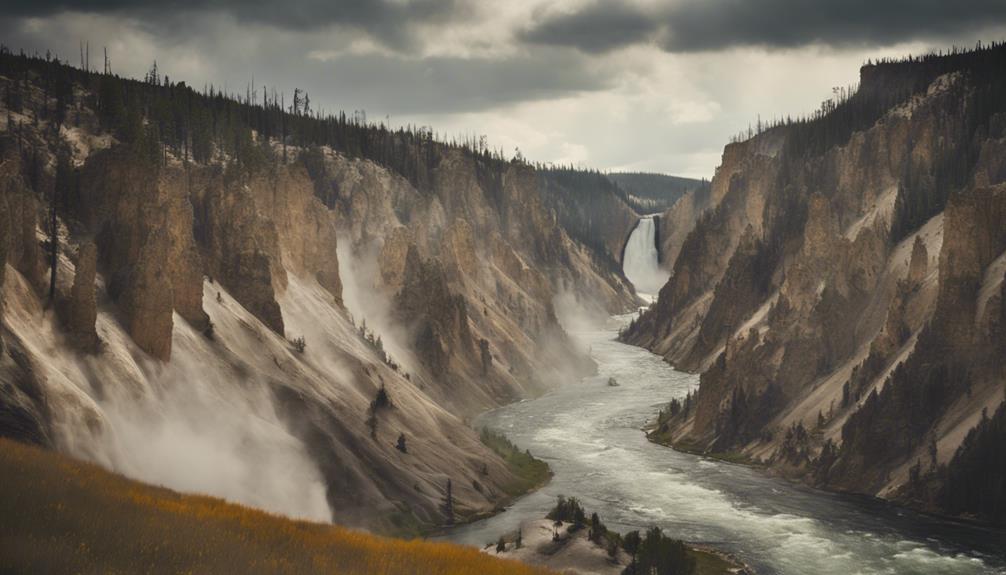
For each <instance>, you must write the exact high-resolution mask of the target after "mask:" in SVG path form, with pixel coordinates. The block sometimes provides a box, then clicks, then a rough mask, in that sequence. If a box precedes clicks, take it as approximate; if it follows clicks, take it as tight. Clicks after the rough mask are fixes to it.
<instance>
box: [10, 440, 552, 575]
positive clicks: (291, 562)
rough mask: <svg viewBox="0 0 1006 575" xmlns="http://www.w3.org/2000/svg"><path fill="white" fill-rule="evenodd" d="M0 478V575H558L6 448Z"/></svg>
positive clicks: (52, 455)
mask: <svg viewBox="0 0 1006 575" xmlns="http://www.w3.org/2000/svg"><path fill="white" fill-rule="evenodd" d="M0 470H2V471H0V481H2V482H3V485H4V489H2V490H0V517H3V518H4V520H3V521H0V573H28V572H34V573H113V572H114V573H139V572H145V573H183V572H184V573H193V572H198V573H224V572H228V573H263V572H265V573H344V574H353V573H359V574H363V573H367V574H372V573H386V574H391V573H432V574H446V573H456V574H464V573H471V574H475V573H479V574H499V575H503V574H504V573H507V574H511V573H516V574H522V575H535V574H547V573H552V572H551V571H548V570H545V569H541V568H538V567H530V566H527V565H522V564H520V563H517V562H515V561H507V560H502V559H496V558H495V557H491V556H489V555H486V554H484V553H480V552H479V551H478V550H477V549H473V548H468V547H462V546H459V545H453V544H449V543H429V542H426V541H419V540H414V541H404V540H400V539H388V538H384V537H378V536H374V535H369V534H367V533H363V532H360V531H352V530H349V529H345V528H342V527H336V526H333V525H325V524H321V523H308V522H304V521H294V520H291V519H286V518H284V517H280V516H276V515H270V514H268V513H265V512H263V511H258V510H255V509H250V508H247V507H242V506H240V505H234V504H231V503H227V502H225V501H221V500H219V499H214V498H212V497H201V496H192V495H180V494H178V493H175V492H174V491H170V490H168V489H163V488H160V487H153V486H150V485H145V484H143V483H138V482H136V481H132V480H129V479H126V478H125V477H122V476H121V475H116V474H114V473H109V472H107V471H105V470H104V469H101V468H100V467H98V466H96V465H92V464H89V463H83V462H78V461H75V460H73V459H70V458H69V457H66V456H64V455H60V454H58V453H55V452H52V451H45V450H42V449H38V448H35V447H29V446H27V445H23V444H20V443H16V442H13V441H10V440H8V439H0Z"/></svg>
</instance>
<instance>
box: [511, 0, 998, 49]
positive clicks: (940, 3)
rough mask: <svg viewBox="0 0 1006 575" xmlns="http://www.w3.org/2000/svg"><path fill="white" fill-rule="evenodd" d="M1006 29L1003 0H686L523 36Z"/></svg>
mask: <svg viewBox="0 0 1006 575" xmlns="http://www.w3.org/2000/svg"><path fill="white" fill-rule="evenodd" d="M1003 25H1006V2H1002V0H957V1H954V2H949V1H947V0H818V1H811V0H678V1H676V2H663V3H660V4H657V5H637V4H611V3H608V2H600V1H598V2H594V3H589V4H585V5H582V6H581V7H580V8H579V9H578V10H573V11H565V12H559V13H554V12H550V13H544V14H542V15H540V16H539V17H538V18H537V19H536V20H535V21H534V22H533V23H532V24H531V25H530V26H529V27H528V28H527V29H526V30H525V31H524V32H523V33H522V34H521V38H522V39H524V40H525V41H527V42H531V43H535V44H546V45H555V46H566V47H575V48H577V49H579V50H581V51H583V52H586V53H590V54H596V53H602V52H607V51H611V50H614V49H617V48H621V47H624V46H628V45H632V44H645V43H654V42H655V43H657V44H658V45H660V46H661V47H662V48H663V49H665V50H667V51H669V52H699V51H717V50H725V49H730V48H735V47H763V48H798V47H803V46H808V45H826V46H830V47H835V48H845V47H863V46H890V45H893V44H896V43H901V42H907V41H911V40H919V39H930V40H931V39H952V38H954V37H956V36H960V35H971V34H973V33H974V32H976V31H982V30H988V29H990V28H992V27H1000V26H1003Z"/></svg>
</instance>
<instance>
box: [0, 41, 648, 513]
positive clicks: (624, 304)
mask: <svg viewBox="0 0 1006 575" xmlns="http://www.w3.org/2000/svg"><path fill="white" fill-rule="evenodd" d="M0 64H2V68H0V84H2V86H0V89H2V91H3V93H4V94H5V98H4V102H3V110H2V113H0V122H3V126H4V130H3V134H2V137H0V190H3V197H2V198H0V240H2V241H0V256H2V257H0V262H3V264H4V265H3V266H0V267H2V268H3V270H4V276H3V280H4V281H3V284H2V286H3V302H4V308H3V346H4V347H3V350H2V351H3V354H2V355H0V383H2V385H3V387H4V393H3V394H2V395H0V435H4V436H9V437H14V438H17V439H20V440H23V441H28V442H32V443H37V444H40V445H46V446H50V447H54V448H57V449H60V450H63V451H67V452H69V453H72V454H75V455H78V456H81V457H84V458H87V459H90V460H93V461H97V462H100V463H102V464H104V465H106V466H108V467H110V468H112V469H115V470H117V471H121V472H124V473H126V474H128V475H131V476H133V477H139V478H141V479H145V480H148V481H152V482H159V483H164V484H167V485H169V486H173V487H176V488H179V489H185V490H192V491H198V492H203V493H211V494H215V495H218V496H223V497H227V498H229V499H233V500H237V501H241V502H244V503H247V504H251V505H255V506H259V507H264V508H267V509H270V510H273V511H277V512H282V513H287V514H292V515H297V516H303V517H310V518H313V519H319V520H328V519H334V520H336V521H338V522H341V523H347V524H353V525H362V526H367V527H371V528H376V529H382V530H387V531H396V532H415V531H416V530H419V529H423V528H427V527H429V526H432V525H438V524H443V523H449V522H452V521H455V520H459V519H466V518H471V517H474V516H477V515H479V514H483V513H488V512H490V511H491V510H492V509H494V508H495V507H496V506H498V505H500V504H501V503H502V502H503V501H505V500H506V499H507V498H508V497H509V496H510V494H511V493H512V492H513V489H512V486H513V485H515V484H517V483H519V481H518V478H517V477H515V476H514V475H513V473H512V471H511V470H510V469H509V468H508V467H507V465H506V464H505V462H504V461H503V460H502V459H501V458H500V457H498V456H497V455H496V454H494V453H493V452H492V451H491V450H490V449H489V448H488V447H486V446H485V445H483V444H482V443H481V442H480V440H479V438H478V435H477V433H476V432H475V431H473V430H472V429H470V428H469V427H468V426H467V425H466V422H465V420H466V418H467V417H468V416H470V415H472V414H474V413H477V412H478V411H480V410H483V409H486V408H488V407H491V406H495V405H499V404H501V403H503V402H507V401H512V400H514V399H517V398H520V397H525V396H528V395H532V394H535V393H540V392H542V391H544V390H545V389H547V388H549V387H550V386H552V385H556V384H557V383H559V382H560V381H562V380H563V378H567V377H571V376H576V375H579V374H582V373H585V372H588V371H590V370H591V369H593V365H592V363H591V362H590V360H589V359H588V358H587V357H586V356H585V355H584V354H583V353H582V351H580V350H577V349H575V348H574V346H573V345H572V344H571V342H570V341H569V340H568V338H567V337H566V335H565V333H564V331H563V330H562V328H561V326H560V325H559V322H558V319H557V318H556V314H555V312H554V309H553V300H554V299H555V298H557V297H559V296H564V297H566V296H567V295H568V296H572V297H571V298H575V299H580V300H582V301H584V302H593V304H594V305H597V306H600V307H602V308H605V309H611V310H621V309H626V308H628V307H629V306H631V305H632V303H633V301H634V297H633V295H632V292H631V287H629V286H628V285H627V284H626V283H625V281H624V279H623V278H622V277H621V276H620V274H619V273H616V272H613V271H611V270H610V269H606V268H605V267H604V266H601V265H599V264H598V263H597V261H599V257H598V256H597V254H596V253H595V252H594V251H593V250H592V249H591V248H590V247H587V246H584V245H583V244H581V243H579V242H576V241H574V240H572V239H570V237H569V235H568V234H567V232H566V231H565V229H563V228H562V226H561V225H560V224H559V223H558V222H557V218H556V217H555V215H554V213H552V212H550V211H549V210H547V209H546V208H545V206H544V204H543V200H542V197H541V190H540V188H539V182H538V178H537V175H536V173H535V172H534V170H533V169H531V168H530V167H529V166H527V165H525V164H524V163H523V162H519V161H512V162H511V161H506V160H504V159H502V158H499V157H496V156H492V155H491V154H488V153H484V152H479V151H475V150H473V149H469V148H465V147H460V146H452V145H447V144H440V143H437V142H434V141H432V139H430V138H429V136H428V134H426V133H415V132H407V131H399V132H390V131H388V130H387V129H385V128H383V127H377V126H367V125H362V124H359V123H355V122H353V121H347V120H346V119H345V117H344V116H343V117H339V118H333V117H330V118H316V117H313V116H308V115H305V114H304V113H303V111H299V110H290V111H284V110H281V109H280V108H279V105H278V103H277V102H267V103H266V104H265V105H262V106H255V105H251V104H250V103H248V102H239V101H237V100H235V99H231V98H228V97H225V96H223V95H220V94H202V95H201V94H198V93H196V92H194V91H192V90H190V89H188V88H187V87H185V85H184V84H170V83H168V82H166V81H165V82H163V83H162V82H161V81H160V80H159V79H157V78H153V79H150V80H148V81H147V82H135V81H130V80H124V79H120V78H117V77H113V76H109V75H99V74H93V73H85V72H82V71H80V70H75V69H72V68H70V67H68V66H64V65H62V64H59V63H58V62H55V61H49V60H42V59H38V58H28V57H25V56H23V55H22V56H14V55H12V54H10V53H2V54H0ZM417 158H418V159H417ZM54 245H55V247H56V248H57V249H56V250H53V249H52V248H53V246H54ZM54 253H55V258H54V259H53V254H54ZM53 270H55V273H54V274H52V273H50V272H52V271H53ZM50 278H54V279H55V282H54V284H53V286H52V289H51V295H50V288H49V285H48V284H49V280H50Z"/></svg>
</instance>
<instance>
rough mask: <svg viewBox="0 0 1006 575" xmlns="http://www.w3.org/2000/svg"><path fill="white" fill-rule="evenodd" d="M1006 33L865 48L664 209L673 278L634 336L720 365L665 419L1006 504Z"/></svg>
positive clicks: (915, 497)
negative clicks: (1005, 458) (1001, 37)
mask: <svg viewBox="0 0 1006 575" xmlns="http://www.w3.org/2000/svg"><path fill="white" fill-rule="evenodd" d="M1004 52H1006V51H1004V49H1003V48H1002V47H1001V46H992V47H986V48H980V49H977V50H975V51H971V52H961V53H951V54H947V55H931V56H926V57H922V58H914V59H913V58H909V59H906V60H904V61H891V62H887V61H885V62H878V63H875V64H867V65H866V66H864V67H863V68H862V70H861V78H860V84H859V86H858V89H856V90H850V91H849V92H848V94H847V95H845V96H844V97H839V98H837V99H833V100H829V101H828V102H825V104H824V105H823V106H822V109H821V110H820V111H819V112H818V113H816V114H814V115H813V116H812V117H810V118H807V119H804V120H799V121H789V122H782V123H781V124H779V125H774V126H771V127H768V128H767V129H764V130H762V131H761V132H760V133H757V134H754V135H752V137H750V138H747V139H741V140H739V141H737V142H734V143H731V144H729V145H728V146H727V147H726V149H725V150H724V153H723V158H722V163H721V165H720V167H719V168H718V169H717V172H716V175H715V177H714V178H713V180H712V182H711V187H710V188H709V190H708V192H705V191H701V192H700V193H691V194H689V195H686V196H685V197H684V198H682V199H681V200H680V201H679V202H677V203H676V204H675V205H674V206H673V207H672V208H671V209H669V210H667V211H666V212H664V213H663V214H661V216H660V220H659V221H660V228H661V229H660V237H661V238H662V245H661V257H662V262H663V264H664V265H665V266H666V267H667V268H668V270H670V273H671V276H670V280H669V281H668V282H667V284H666V285H664V286H663V288H662V289H661V290H660V294H659V299H658V301H657V302H656V303H655V304H654V306H653V307H652V308H650V309H649V310H648V311H646V312H645V313H644V314H643V315H642V316H641V317H640V318H638V319H637V320H636V321H634V322H633V323H632V325H631V326H629V328H627V330H626V331H625V332H624V333H623V334H622V339H623V341H625V342H628V343H632V344H636V345H641V346H644V347H646V348H648V349H650V350H652V351H654V352H656V353H658V354H659V355H661V356H663V357H664V358H665V359H666V360H667V361H668V362H670V363H672V364H673V365H674V366H676V367H677V368H678V369H683V370H686V371H690V372H696V373H701V385H700V387H699V388H698V390H697V391H696V392H695V393H694V394H690V395H689V396H688V397H686V398H683V400H682V401H675V402H673V403H672V404H671V405H670V406H668V408H667V409H666V410H665V412H663V413H662V414H661V417H660V420H659V422H658V427H657V428H656V429H655V430H654V432H653V433H652V438H653V439H655V440H657V441H660V442H664V443H668V444H670V445H674V446H677V447H678V448H680V449H686V450H689V451H696V452H700V453H710V454H721V455H722V456H726V457H730V458H732V459H735V460H742V461H747V462H752V463H757V464H762V465H767V466H768V467H769V468H770V469H772V470H773V471H775V472H778V473H780V474H782V475H785V476H788V477H792V478H799V479H802V480H804V481H806V482H808V483H810V484H812V485H815V486H819V487H826V488H829V489H836V490H842V491H853V492H858V493H864V494H869V495H876V496H880V497H884V498H889V499H894V500H898V501H901V502H905V503H910V504H912V505H916V506H919V507H921V508H924V509H927V510H933V511H940V512H944V513H951V514H956V515H962V516H968V517H972V518H981V519H983V520H986V521H997V522H1001V521H1003V520H1004V517H1006V516H1004V515H1003V507H1002V506H1001V504H999V503H996V501H999V500H1000V499H999V498H1000V497H1001V493H1003V491H1002V489H1003V487H1004V479H1006V475H1004V474H1003V469H1002V466H1001V461H1002V458H1001V457H997V456H995V455H993V453H994V451H995V450H998V452H999V453H1000V454H1001V453H1002V451H1001V450H1002V444H1001V443H997V442H999V441H1001V434H999V435H996V433H997V432H996V431H995V430H996V429H997V426H998V427H1001V421H1002V417H1003V411H1004V410H1003V409H1000V406H1001V405H1002V404H1003V401H1004V390H1006V388H1004V386H1003V382H1004V381H1006V372H1004V369H1006V362H1004V357H1006V339H1004V333H1006V332H1004V329H1003V326H1004V325H1006V324H1004V321H1003V319H1004V317H1006V316H1004V315H1003V309H1004V306H1003V301H1004V300H1006V294H1004V290H1006V283H1004V281H1003V279H1004V278H1003V276H1004V268H1003V265H1002V262H1003V258H1004V257H1006V235H1004V230H1006V226H1004V225H1003V221H1004V220H1003V216H1004V215H1006V213H1004V212H1003V210H1004V209H1006V187H1004V180H1003V171H1002V157H1003V156H1002V150H1003V142H1004V139H1003V137H1004V133H1003V131H1002V129H1003V126H1004V124H1003V119H1004V117H1006V116H1004V110H1003V109H1002V108H1001V95H1002V91H1001V90H1002V89H1003V85H1002V81H1001V75H1002V70H1003V69H1002V65H1003V64H1002V63H1003V61H1004V60H1003V55H1004ZM995 445H998V447H994V446H995ZM981 458H987V459H985V460H984V462H983V463H980V462H979V461H978V460H979V459H981ZM979 485H980V486H979Z"/></svg>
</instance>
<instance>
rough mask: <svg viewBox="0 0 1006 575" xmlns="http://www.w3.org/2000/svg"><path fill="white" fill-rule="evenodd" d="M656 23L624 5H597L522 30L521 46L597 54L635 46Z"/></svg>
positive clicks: (644, 14)
mask: <svg viewBox="0 0 1006 575" xmlns="http://www.w3.org/2000/svg"><path fill="white" fill-rule="evenodd" d="M657 29H658V22H657V21H656V20H655V19H654V18H652V17H651V16H650V15H648V14H646V13H644V12H642V11H641V10H639V9H638V8H635V7H633V6H631V5H628V4H619V3H614V2H597V3H594V4H589V5H587V6H586V7H584V8H583V9H581V10H579V11H573V12H566V13H559V14H553V15H550V16H548V17H545V18H544V19H542V20H540V21H538V22H537V23H536V24H535V25H534V26H532V27H530V28H528V29H526V30H524V31H523V32H522V33H521V34H520V38H521V39H523V40H524V41H525V42H531V43H535V44H545V45H553V46H572V47H576V48H579V49H581V50H583V51H584V52H589V53H601V52H608V51H610V50H614V49H616V48H621V47H623V46H626V45H629V44H635V43H638V42H640V41H644V40H646V39H648V38H649V37H651V36H652V35H653V34H654V33H655V32H656V31H657Z"/></svg>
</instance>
